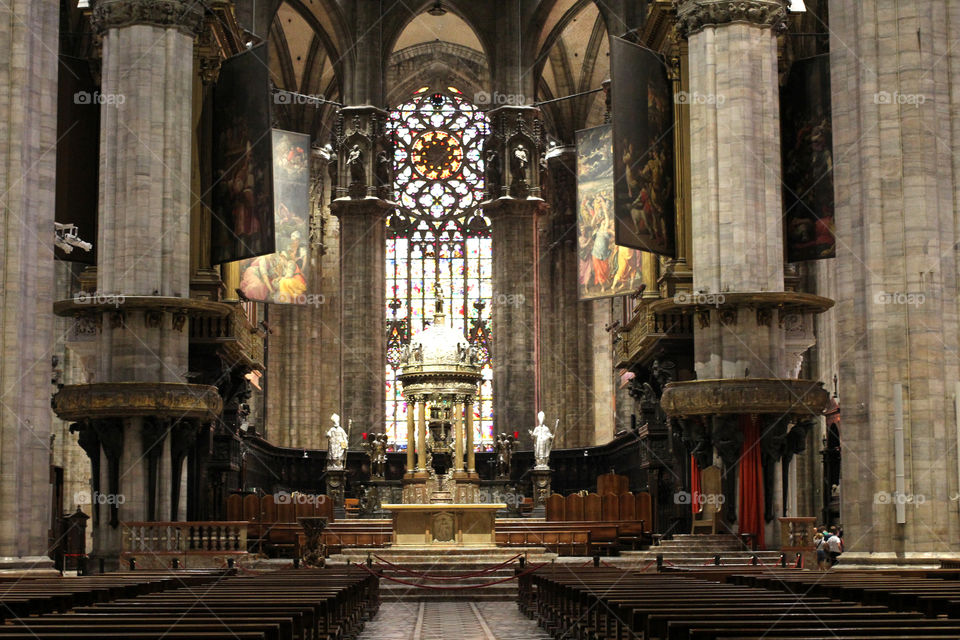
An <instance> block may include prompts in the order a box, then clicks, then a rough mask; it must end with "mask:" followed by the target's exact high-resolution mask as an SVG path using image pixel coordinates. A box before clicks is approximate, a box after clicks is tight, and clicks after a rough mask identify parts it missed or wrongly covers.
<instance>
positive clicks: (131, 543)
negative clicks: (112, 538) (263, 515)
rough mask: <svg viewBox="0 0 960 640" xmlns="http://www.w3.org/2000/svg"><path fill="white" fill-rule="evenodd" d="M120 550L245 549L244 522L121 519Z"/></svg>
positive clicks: (245, 533)
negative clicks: (134, 520)
mask: <svg viewBox="0 0 960 640" xmlns="http://www.w3.org/2000/svg"><path fill="white" fill-rule="evenodd" d="M121 526H122V527H123V543H122V544H123V546H122V550H123V552H124V553H147V554H152V553H163V554H167V553H187V554H189V553H211V552H214V553H217V552H230V551H234V552H236V551H241V552H246V550H247V523H246V522H124V523H121Z"/></svg>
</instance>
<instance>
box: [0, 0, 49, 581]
mask: <svg viewBox="0 0 960 640" xmlns="http://www.w3.org/2000/svg"><path fill="white" fill-rule="evenodd" d="M59 19H60V16H59V3H58V2H55V1H53V0H14V1H13V2H5V3H2V4H0V86H2V87H3V92H2V95H0V221H2V226H0V245H2V246H3V250H2V251H0V279H2V281H0V282H2V284H0V290H2V291H3V296H2V300H0V304H2V306H3V312H2V314H0V347H2V349H0V387H2V388H3V403H2V405H0V569H12V568H25V569H29V568H32V569H35V570H39V569H45V570H47V569H51V567H52V562H51V561H50V559H49V558H48V557H47V555H46V553H47V530H48V529H49V527H50V522H49V513H50V475H49V474H50V471H49V465H50V453H49V438H50V429H51V413H50V396H49V393H50V368H49V367H50V349H51V344H52V343H53V312H52V303H53V293H54V268H53V211H54V189H53V184H54V180H55V175H54V173H55V169H56V153H55V152H54V151H55V145H56V141H57V109H56V104H57V46H56V43H57V39H58V33H59V30H58V25H59ZM51 45H52V46H51Z"/></svg>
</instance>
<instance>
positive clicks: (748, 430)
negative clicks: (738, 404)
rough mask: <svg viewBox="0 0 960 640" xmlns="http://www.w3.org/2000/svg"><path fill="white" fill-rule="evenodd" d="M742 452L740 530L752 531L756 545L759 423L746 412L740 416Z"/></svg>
mask: <svg viewBox="0 0 960 640" xmlns="http://www.w3.org/2000/svg"><path fill="white" fill-rule="evenodd" d="M740 428H741V429H742V430H743V456H741V458H740V533H752V534H753V536H754V539H755V540H756V542H757V548H758V549H764V548H765V544H764V539H763V525H764V522H763V468H762V467H761V462H760V426H759V425H758V424H757V421H756V418H755V417H754V416H750V415H742V416H740Z"/></svg>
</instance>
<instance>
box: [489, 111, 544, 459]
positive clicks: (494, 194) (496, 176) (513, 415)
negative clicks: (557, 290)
mask: <svg viewBox="0 0 960 640" xmlns="http://www.w3.org/2000/svg"><path fill="white" fill-rule="evenodd" d="M490 122H491V131H492V133H491V135H490V137H489V138H488V139H487V142H486V145H485V149H486V151H485V153H486V154H487V162H488V163H491V165H495V166H498V167H499V169H491V170H488V175H487V183H488V184H487V195H488V196H489V200H487V201H486V202H484V203H483V204H482V205H481V206H482V207H483V211H484V213H485V214H486V215H487V216H489V217H490V219H491V223H492V224H491V244H492V246H493V310H492V314H491V315H492V321H493V323H492V324H493V331H494V334H493V335H494V338H493V344H492V348H491V357H492V361H493V389H494V400H493V403H494V406H493V416H494V421H495V423H496V428H497V430H498V431H502V432H510V431H514V430H516V431H520V432H521V434H523V435H521V439H522V441H523V442H524V445H525V446H530V438H529V436H528V435H526V431H527V430H526V429H523V428H521V425H524V424H527V423H529V422H531V421H532V420H533V416H535V415H536V411H537V408H538V402H539V388H538V381H539V371H538V366H537V357H536V354H537V351H538V350H537V332H538V329H537V321H538V309H537V297H538V291H537V287H536V283H537V282H538V279H539V274H538V266H537V252H538V238H537V233H538V232H537V222H536V218H537V215H538V214H540V213H542V212H543V211H544V210H545V203H544V201H543V199H542V198H541V197H540V169H539V161H540V157H541V153H542V151H543V144H542V136H543V132H542V128H541V121H540V110H539V109H537V108H535V107H500V108H498V109H494V110H492V111H491V112H490Z"/></svg>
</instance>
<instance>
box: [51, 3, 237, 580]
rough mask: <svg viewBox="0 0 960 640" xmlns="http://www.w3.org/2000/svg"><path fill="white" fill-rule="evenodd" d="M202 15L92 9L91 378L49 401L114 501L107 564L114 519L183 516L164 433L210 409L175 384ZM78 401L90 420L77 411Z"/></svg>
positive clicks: (209, 397)
mask: <svg viewBox="0 0 960 640" xmlns="http://www.w3.org/2000/svg"><path fill="white" fill-rule="evenodd" d="M202 24H203V8H202V7H201V6H199V5H195V4H192V3H190V2H188V1H186V0H165V1H164V2H158V1H156V0H101V1H100V2H99V3H97V4H96V6H95V9H94V12H93V25H94V28H95V29H96V30H97V31H98V32H99V33H100V34H101V36H102V39H103V61H102V79H101V95H102V96H103V97H104V98H105V101H106V103H105V104H104V105H103V106H102V107H101V125H100V126H101V128H100V149H101V152H100V196H99V230H98V238H97V289H98V295H97V296H96V298H95V299H94V300H93V303H94V304H92V305H91V307H90V312H91V313H93V314H94V317H95V319H96V321H97V322H98V324H99V326H100V329H101V331H100V334H99V335H98V337H97V356H98V363H97V373H96V384H95V385H90V387H91V388H89V389H84V388H82V387H76V388H69V387H65V388H64V389H63V390H62V391H61V393H60V394H58V398H57V405H56V407H57V410H58V412H59V413H60V415H61V416H62V417H63V416H66V415H69V416H72V418H71V419H74V420H77V421H78V422H79V426H80V428H81V429H83V430H85V431H89V432H90V433H89V434H88V437H87V443H88V447H89V449H88V452H89V453H90V454H91V457H92V458H93V459H94V462H95V464H98V465H99V467H100V469H101V471H100V473H101V477H100V479H99V486H100V487H101V489H100V491H101V493H103V494H107V495H106V497H107V499H108V500H109V499H111V498H112V499H113V500H115V501H116V503H117V504H116V506H113V505H111V506H110V508H109V511H110V514H109V518H106V517H97V515H96V514H95V518H94V554H95V555H98V556H101V557H105V558H106V559H107V561H108V563H109V564H112V563H114V562H115V561H116V558H117V555H118V552H119V550H120V538H121V535H122V531H121V530H120V528H119V527H118V523H119V522H122V521H138V520H170V519H175V518H176V517H177V516H178V514H179V513H181V512H182V509H181V508H180V507H181V505H180V504H179V500H178V499H177V497H176V496H174V494H175V493H176V494H177V495H179V494H180V482H179V481H178V479H177V478H175V477H174V476H175V475H176V476H177V477H179V476H180V474H181V469H182V467H181V463H182V458H181V456H180V455H179V451H180V447H179V444H178V445H177V450H178V454H177V455H176V456H174V454H173V450H172V446H174V443H173V442H172V441H171V436H170V432H171V430H173V429H177V430H178V431H183V430H184V429H185V430H187V431H191V430H192V431H193V432H195V431H196V429H197V427H198V423H197V422H196V420H197V419H198V418H199V417H201V416H206V417H207V418H211V417H213V415H215V414H216V413H219V410H220V407H221V404H220V399H219V396H216V397H214V395H215V394H216V389H215V388H213V387H206V386H201V385H189V384H186V376H187V370H188V360H187V356H188V348H187V343H188V332H187V327H186V325H187V319H188V314H189V313H193V309H194V307H193V306H192V305H191V303H190V302H189V301H188V300H187V298H189V295H190V217H191V192H190V185H191V168H192V164H191V150H192V148H193V146H192V143H193V138H192V134H191V126H192V120H191V116H192V113H191V111H192V105H193V88H194V76H193V73H194V67H193V53H192V52H193V45H194V38H195V36H196V35H197V34H198V33H199V31H200V29H201V27H202ZM184 61H187V63H186V64H185V63H184ZM111 100H112V103H111ZM208 304H210V305H212V306H213V307H215V306H216V304H215V303H208ZM130 383H136V384H135V385H134V386H130ZM94 398H96V399H97V400H98V401H99V404H97V403H95V402H93V399H94ZM85 408H86V413H87V415H88V416H89V410H90V409H95V410H96V411H97V412H98V416H97V417H96V418H95V419H84V418H83V414H84V413H85ZM101 416H102V417H101ZM178 439H179V437H178ZM111 494H116V495H115V496H114V495H111ZM108 504H110V503H109V502H108Z"/></svg>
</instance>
